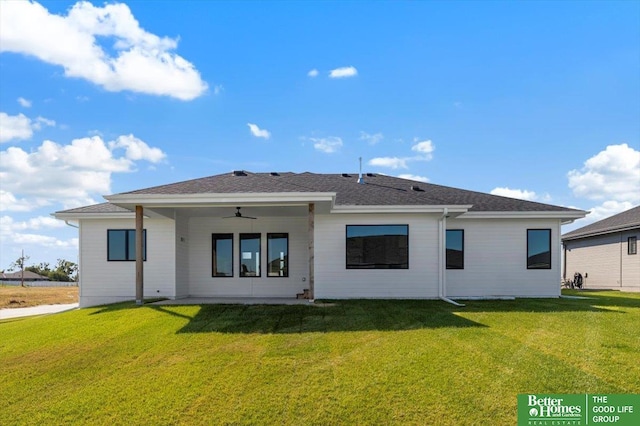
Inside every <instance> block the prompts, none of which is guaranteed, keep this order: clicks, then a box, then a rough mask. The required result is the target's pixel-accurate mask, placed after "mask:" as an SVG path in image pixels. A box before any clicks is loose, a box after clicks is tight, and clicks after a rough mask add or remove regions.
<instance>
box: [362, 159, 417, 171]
mask: <svg viewBox="0 0 640 426" xmlns="http://www.w3.org/2000/svg"><path fill="white" fill-rule="evenodd" d="M409 160H410V159H409V158H407V157H405V158H399V157H377V158H372V159H371V160H369V162H368V164H369V165H370V166H379V167H389V168H391V169H407V168H408V166H407V161H409Z"/></svg>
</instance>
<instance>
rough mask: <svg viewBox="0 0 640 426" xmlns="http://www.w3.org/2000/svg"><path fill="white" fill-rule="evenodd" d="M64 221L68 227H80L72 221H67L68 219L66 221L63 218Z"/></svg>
mask: <svg viewBox="0 0 640 426" xmlns="http://www.w3.org/2000/svg"><path fill="white" fill-rule="evenodd" d="M64 223H66V224H67V225H68V226H70V227H72V228H76V229H79V228H80V227H79V226H76V225H74V224H72V223H69V221H68V220H65V221H64Z"/></svg>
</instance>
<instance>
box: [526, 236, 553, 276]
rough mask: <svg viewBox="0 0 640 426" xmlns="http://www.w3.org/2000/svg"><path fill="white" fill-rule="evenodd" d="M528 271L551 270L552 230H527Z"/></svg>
mask: <svg viewBox="0 0 640 426" xmlns="http://www.w3.org/2000/svg"><path fill="white" fill-rule="evenodd" d="M527 269H551V229H527Z"/></svg>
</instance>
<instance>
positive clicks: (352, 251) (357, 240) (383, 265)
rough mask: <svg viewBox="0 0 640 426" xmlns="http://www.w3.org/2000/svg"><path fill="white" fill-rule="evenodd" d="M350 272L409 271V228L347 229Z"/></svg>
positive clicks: (406, 226)
mask: <svg viewBox="0 0 640 426" xmlns="http://www.w3.org/2000/svg"><path fill="white" fill-rule="evenodd" d="M347 269H409V225H347Z"/></svg>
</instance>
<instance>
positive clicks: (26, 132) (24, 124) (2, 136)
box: [0, 112, 56, 143]
mask: <svg viewBox="0 0 640 426" xmlns="http://www.w3.org/2000/svg"><path fill="white" fill-rule="evenodd" d="M55 125H56V122H55V121H53V120H49V119H48V118H44V117H38V118H36V119H35V120H31V119H30V118H29V117H27V116H26V115H24V114H18V115H8V114H6V113H4V112H0V143H4V142H9V141H12V140H25V139H30V138H31V136H33V131H34V130H40V129H42V126H55Z"/></svg>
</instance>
